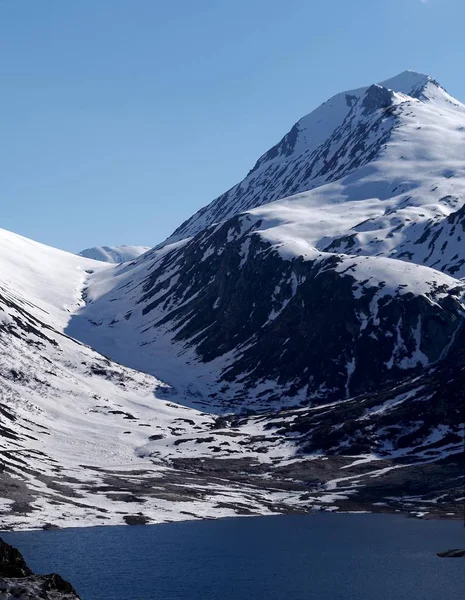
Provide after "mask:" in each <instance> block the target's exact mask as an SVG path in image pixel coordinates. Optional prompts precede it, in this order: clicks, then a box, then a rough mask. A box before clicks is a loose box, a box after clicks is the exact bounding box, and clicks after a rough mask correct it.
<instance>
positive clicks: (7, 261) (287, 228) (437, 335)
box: [0, 72, 465, 528]
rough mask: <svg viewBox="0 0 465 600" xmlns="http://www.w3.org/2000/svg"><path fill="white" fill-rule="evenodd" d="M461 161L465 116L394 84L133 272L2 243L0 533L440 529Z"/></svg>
mask: <svg viewBox="0 0 465 600" xmlns="http://www.w3.org/2000/svg"><path fill="white" fill-rule="evenodd" d="M464 156H465V107H464V106H463V105H462V104H461V103H460V102H458V101H456V100H455V99H454V98H452V97H451V96H450V95H449V94H448V93H447V92H446V91H445V90H444V89H443V88H442V87H441V86H440V85H439V84H438V83H437V82H436V81H435V80H434V79H432V78H431V77H427V76H424V75H421V74H417V73H411V72H407V73H403V74H401V75H400V76H398V77H396V78H394V79H392V80H388V81H386V82H383V83H381V84H378V85H373V86H369V87H366V88H361V89H359V90H355V91H352V92H347V93H344V94H339V95H338V96H336V97H335V98H333V99H331V100H330V101H328V102H327V103H325V104H324V105H323V106H322V107H320V108H319V109H317V110H316V111H314V112H313V113H311V114H310V115H308V116H307V117H305V118H304V119H302V120H301V121H299V123H297V125H296V126H295V127H294V128H293V129H292V130H291V132H290V133H289V134H288V135H287V136H285V138H283V140H282V141H281V142H280V143H279V144H278V145H277V146H276V147H274V148H273V149H271V150H270V151H269V152H267V153H266V154H264V155H263V156H262V157H261V158H260V159H259V161H258V162H257V164H256V165H255V167H254V168H253V169H252V171H251V172H250V173H249V174H248V176H247V177H246V178H245V179H244V181H243V182H241V183H240V184H238V186H235V187H234V188H233V189H232V190H230V191H229V192H228V193H227V194H225V195H223V196H222V197H221V198H220V199H218V200H216V201H214V202H213V203H212V204H211V205H209V206H208V207H206V208H205V209H203V210H202V211H200V213H198V214H197V215H194V217H192V219H190V220H189V221H188V222H186V223H185V224H184V225H182V226H181V227H180V228H179V229H178V230H177V231H176V232H175V234H173V236H171V237H170V238H169V239H168V240H167V241H166V242H165V243H164V244H162V245H161V246H159V247H157V248H154V249H153V250H150V251H149V252H147V253H145V254H144V255H143V256H140V257H139V258H137V259H136V260H134V261H132V262H129V263H126V264H122V265H109V264H103V263H101V262H97V261H93V260H88V259H85V258H82V257H77V256H74V257H72V256H71V255H67V254H66V253H61V252H59V251H58V250H53V249H51V248H47V247H45V246H41V245H40V244H35V243H34V242H31V241H30V240H25V239H24V238H20V237H19V236H15V235H13V234H9V233H8V232H1V235H0V259H1V260H2V269H3V270H2V271H1V272H0V273H1V274H0V342H1V344H0V352H1V356H2V362H1V364H0V381H1V386H0V431H1V435H2V437H1V442H2V447H1V450H0V456H1V457H2V471H1V474H0V499H1V502H2V503H0V510H3V514H2V518H3V520H4V522H5V524H6V526H8V527H12V528H21V527H37V526H42V525H43V524H44V523H43V522H44V520H45V521H46V522H51V523H54V524H58V525H60V526H71V525H75V524H76V523H81V524H96V523H100V524H101V523H106V524H116V523H150V522H160V521H166V520H167V521H170V520H180V519H188V518H199V517H207V518H212V517H218V516H232V515H235V514H270V513H275V512H294V511H295V512H301V511H310V510H337V509H341V508H342V509H345V510H370V511H404V512H407V513H410V514H414V515H422V516H425V515H428V516H441V517H446V518H448V517H451V518H453V517H457V516H459V514H460V513H461V502H462V499H463V485H464V466H465V465H464V455H463V438H464V435H465V432H464V423H465V415H464V406H465V393H464V385H465V381H464V377H465V359H464V353H463V348H464V347H465V345H464V343H465V318H464V317H465V280H464V279H463V278H464V277H465V254H464V249H463V239H462V236H463V235H465V222H464V219H463V211H464V207H465V160H464V159H463V158H462V157H464ZM289 194H294V195H291V196H289Z"/></svg>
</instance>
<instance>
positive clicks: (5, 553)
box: [0, 539, 79, 600]
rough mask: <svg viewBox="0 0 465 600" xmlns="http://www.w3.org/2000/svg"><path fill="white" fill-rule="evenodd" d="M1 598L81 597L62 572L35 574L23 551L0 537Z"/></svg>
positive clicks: (51, 599)
mask: <svg viewBox="0 0 465 600" xmlns="http://www.w3.org/2000/svg"><path fill="white" fill-rule="evenodd" d="M0 597H1V598H2V600H17V599H18V598H19V599H20V600H38V599H39V598H43V599H44V600H79V596H78V595H77V593H76V591H75V590H74V588H73V586H72V585H71V584H70V583H68V582H67V581H65V580H64V579H62V578H61V577H60V576H59V575H56V574H52V575H34V573H33V572H32V571H31V569H30V568H29V567H28V566H27V564H26V563H25V561H24V559H23V557H22V556H21V554H20V553H19V552H18V550H16V548H13V547H12V546H10V545H8V544H7V543H5V542H4V541H3V540H2V539H0Z"/></svg>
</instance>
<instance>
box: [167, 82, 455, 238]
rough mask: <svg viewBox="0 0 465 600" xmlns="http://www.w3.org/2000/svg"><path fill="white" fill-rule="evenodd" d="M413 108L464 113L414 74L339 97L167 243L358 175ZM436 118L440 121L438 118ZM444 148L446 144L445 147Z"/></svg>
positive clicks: (307, 119) (304, 122)
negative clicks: (429, 106)
mask: <svg viewBox="0 0 465 600" xmlns="http://www.w3.org/2000/svg"><path fill="white" fill-rule="evenodd" d="M413 103H418V104H420V103H425V104H434V109H433V111H436V112H440V111H441V110H443V109H444V110H446V109H449V108H450V109H452V110H454V111H457V112H458V113H463V110H464V107H463V105H461V104H460V103H459V102H457V101H456V100H454V99H453V98H452V97H451V96H450V95H449V94H448V93H447V92H446V91H445V90H444V89H443V88H442V87H441V86H440V85H439V84H438V83H437V82H436V81H435V80H434V79H433V78H432V77H429V76H427V75H423V74H420V73H415V72H411V71H407V72H405V73H402V74H400V75H398V76H397V77H394V78H392V79H389V80H386V81H383V82H381V83H380V84H378V85H372V86H369V87H365V88H360V89H357V90H351V91H348V92H344V93H342V94H338V95H336V96H334V97H333V98H331V99H330V100H328V101H327V102H325V103H324V104H322V105H321V106H320V107H319V108H317V109H316V110H314V111H313V112H312V113H310V114H309V115H307V116H306V117H304V118H303V119H301V120H300V121H299V122H298V123H296V124H295V125H294V127H293V128H292V129H291V130H290V132H289V133H288V134H287V135H286V136H285V137H284V138H283V139H282V140H281V141H280V142H279V143H278V144H277V145H276V146H274V147H273V148H271V150H269V151H268V152H266V153H265V154H264V155H263V156H262V157H261V158H260V159H259V160H258V161H257V163H256V165H255V166H254V168H253V169H252V170H251V171H250V173H249V174H248V175H247V177H246V178H245V179H244V180H243V181H242V182H241V183H239V184H238V185H236V186H234V187H233V188H232V189H230V190H229V191H227V192H226V193H225V194H223V195H222V196H220V197H219V198H217V199H216V200H214V201H213V202H212V203H211V204H209V205H208V206H206V207H205V208H203V209H201V210H200V211H199V212H197V213H196V214H195V215H193V216H192V217H191V218H190V219H188V220H187V221H186V222H185V223H183V224H182V225H181V226H180V227H179V228H178V229H177V230H176V231H175V232H174V233H173V235H172V236H171V237H170V238H169V239H168V243H170V242H171V241H173V240H176V239H181V238H183V237H189V236H192V235H194V234H196V233H198V232H199V231H200V230H201V229H203V228H204V227H206V226H208V225H210V224H212V223H217V222H221V221H224V220H226V219H228V218H230V217H232V216H234V215H235V214H237V213H239V212H241V211H245V210H249V209H251V208H255V207H257V206H261V205H263V204H267V203H269V202H272V201H274V200H278V199H280V198H284V197H286V196H290V195H293V194H297V193H300V192H303V191H308V190H311V189H313V188H316V187H319V186H321V185H323V184H325V183H330V182H333V181H337V180H339V179H341V178H342V177H343V176H345V175H348V174H350V173H352V172H354V171H355V170H356V169H359V168H360V167H362V166H363V165H366V164H367V163H369V162H371V161H372V160H373V158H375V157H376V156H378V155H379V153H380V152H381V151H382V150H383V148H384V145H385V144H386V143H387V142H388V141H389V139H390V136H391V134H392V132H393V131H395V130H396V129H397V128H398V127H399V125H400V124H399V122H398V118H397V117H398V115H399V112H398V109H400V108H401V107H402V105H403V104H406V106H405V107H404V108H406V109H410V107H411V105H412V104H413ZM407 112H408V111H407ZM437 117H438V120H439V121H440V118H439V117H440V115H439V114H437ZM439 134H440V131H438V132H437V137H438V138H439V137H440V136H439ZM443 144H444V145H447V141H446V140H444V141H441V142H440V146H442V145H443ZM437 152H438V153H440V149H439V148H438V149H437ZM393 166H394V165H393ZM387 183H388V182H387ZM388 185H389V183H388Z"/></svg>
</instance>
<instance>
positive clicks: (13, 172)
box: [0, 0, 465, 251]
mask: <svg viewBox="0 0 465 600" xmlns="http://www.w3.org/2000/svg"><path fill="white" fill-rule="evenodd" d="M464 23H465V2H464V0H428V2H422V1H421V0H385V1H382V0H324V1H320V0H287V1H286V2H283V1H282V0H235V1H233V0H195V1H194V0H171V1H169V0H164V1H162V0H0V81H1V88H0V89H1V94H0V104H1V111H0V124H1V138H0V163H1V177H0V202H1V210H0V215H1V220H0V227H3V228H5V229H10V230H12V231H15V232H17V233H21V234H22V235H26V236H28V237H31V238H34V239H37V240H39V241H43V242H45V243H48V244H51V245H54V246H58V247H60V248H64V249H67V250H71V251H78V250H80V249H82V248H84V247H88V246H94V245H102V244H120V243H126V244H141V245H149V246H150V245H154V244H156V243H157V242H159V241H161V240H163V239H164V238H165V237H166V236H167V235H168V234H170V233H171V231H172V230H173V229H174V228H175V227H176V226H177V225H179V224H180V222H181V221H182V220H184V219H185V218H187V217H188V216H190V215H191V214H192V213H193V212H194V211H195V210H197V209H198V208H200V207H201V206H203V205H205V204H207V203H208V202H210V201H211V200H212V199H213V198H214V197H216V196H217V195H219V194H220V193H221V192H223V191H225V190H226V189H228V188H229V187H230V186H232V185H233V184H235V183H236V182H237V181H239V180H240V179H242V177H243V176H244V175H245V174H246V172H247V171H248V170H249V169H250V168H251V167H252V166H253V163H254V162H255V160H256V159H257V158H258V156H259V155H260V154H261V153H262V152H264V151H265V150H267V149H268V148H269V147H270V146H271V145H273V144H274V143H276V142H277V141H278V140H279V139H280V138H281V137H282V135H283V134H285V133H286V132H287V131H288V130H289V129H290V127H291V126H292V125H293V123H294V122H295V121H296V120H298V119H299V118H300V117H302V116H303V115H305V114H306V113H308V112H310V111H311V110H312V109H313V108H315V107H316V106H317V105H319V104H320V103H321V102H323V101H324V100H326V99H327V98H328V97H329V96H331V95H332V94H334V93H337V92H339V91H343V90H345V89H348V88H353V87H357V86H360V85H366V84H369V83H373V82H375V81H379V80H382V79H385V78H387V77H390V76H393V75H395V74H397V73H398V72H401V71H403V70H405V69H408V68H410V69H415V70H418V71H422V72H427V73H429V74H431V75H433V76H434V77H435V78H436V79H438V81H439V82H440V83H441V84H442V85H443V86H444V87H446V88H447V89H448V90H449V92H450V93H452V94H453V95H454V96H456V97H458V98H459V99H462V100H465V77H464V69H463V65H464V64H465V42H464V33H463V27H464Z"/></svg>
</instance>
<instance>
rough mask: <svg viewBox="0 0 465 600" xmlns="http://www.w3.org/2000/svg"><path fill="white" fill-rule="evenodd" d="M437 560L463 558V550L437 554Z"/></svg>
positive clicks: (464, 552)
mask: <svg viewBox="0 0 465 600" xmlns="http://www.w3.org/2000/svg"><path fill="white" fill-rule="evenodd" d="M438 556H439V558H465V550H447V551H446V552H438Z"/></svg>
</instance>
